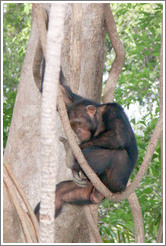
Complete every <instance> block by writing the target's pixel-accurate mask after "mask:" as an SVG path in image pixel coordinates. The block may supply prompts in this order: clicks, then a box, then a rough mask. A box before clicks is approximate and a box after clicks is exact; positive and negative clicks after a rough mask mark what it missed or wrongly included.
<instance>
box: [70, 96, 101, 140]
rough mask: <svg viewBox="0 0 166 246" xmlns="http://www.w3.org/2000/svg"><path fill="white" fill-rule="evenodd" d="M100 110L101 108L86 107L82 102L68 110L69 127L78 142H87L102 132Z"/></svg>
mask: <svg viewBox="0 0 166 246" xmlns="http://www.w3.org/2000/svg"><path fill="white" fill-rule="evenodd" d="M102 110H103V109H102V108H101V107H95V106H94V105H86V103H85V104H84V102H83V101H82V102H80V103H76V104H73V105H72V106H70V107H69V108H68V116H69V119H70V123H71V127H72V129H73V130H74V132H75V133H76V135H77V137H78V138H79V140H80V141H88V140H89V139H90V138H91V137H94V136H97V135H98V134H99V133H100V132H101V131H103V130H104V124H103V121H102Z"/></svg>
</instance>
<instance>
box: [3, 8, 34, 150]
mask: <svg viewBox="0 0 166 246" xmlns="http://www.w3.org/2000/svg"><path fill="white" fill-rule="evenodd" d="M30 26H31V4H29V3H24V4H23V3H4V4H3V81H4V87H3V92H4V103H3V119H4V122H3V126H4V128H3V146H4V147H5V146H6V140H7V136H8V130H9V127H10V122H11V117H12V112H13V107H14V102H15V97H16V93H17V85H18V82H19V78H20V73H21V67H22V64H23V60H24V56H25V51H26V46H27V42H28V38H29V33H30Z"/></svg>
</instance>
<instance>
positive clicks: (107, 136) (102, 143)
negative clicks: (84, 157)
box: [80, 119, 131, 149]
mask: <svg viewBox="0 0 166 246" xmlns="http://www.w3.org/2000/svg"><path fill="white" fill-rule="evenodd" d="M130 134H131V130H130V129H129V128H128V127H125V125H124V124H123V122H122V121H121V120H120V119H116V120H114V122H112V126H110V129H109V130H107V131H106V132H104V133H101V134H99V135H98V136H96V137H94V138H93V139H92V140H90V141H87V142H82V144H81V145H80V147H81V149H85V148H89V147H92V146H94V147H100V148H106V149H123V148H125V145H126V143H127V141H128V139H129V138H130Z"/></svg>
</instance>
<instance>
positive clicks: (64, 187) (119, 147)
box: [37, 72, 138, 215]
mask: <svg viewBox="0 0 166 246" xmlns="http://www.w3.org/2000/svg"><path fill="white" fill-rule="evenodd" d="M60 83H61V85H62V89H63V94H65V97H66V98H68V99H69V102H70V103H69V102H68V103H67V104H66V105H67V109H68V115H69V118H70V116H71V112H73V111H74V110H76V108H77V107H78V106H79V105H83V106H85V107H86V106H88V105H94V106H95V107H96V108H97V109H100V107H104V110H103V114H102V121H103V124H104V128H103V129H102V131H100V132H99V134H98V135H97V136H94V133H95V131H96V128H97V124H98V122H97V119H96V118H95V117H94V120H93V119H91V121H94V122H92V123H93V125H94V126H95V127H96V128H95V127H94V126H93V134H91V138H90V139H88V140H87V141H85V142H81V144H80V147H81V149H82V152H83V154H84V156H85V158H86V160H87V161H88V163H89V165H90V166H91V167H92V169H93V170H94V171H95V172H96V174H97V175H98V176H99V178H100V179H101V181H102V182H103V183H104V184H105V185H106V186H107V187H108V188H109V189H110V191H111V192H122V191H124V190H125V188H126V185H127V182H128V179H129V177H130V175H131V173H132V171H133V168H134V166H135V164H136V161H137V157H138V149H137V143H136V139H135V135H134V133H133V130H132V128H131V125H130V123H129V120H128V118H127V116H126V114H125V112H124V110H123V108H122V107H121V106H120V105H119V104H117V103H107V104H99V103H96V102H94V101H92V100H89V99H86V98H83V97H81V96H79V95H76V94H74V93H73V92H72V91H71V89H70V88H69V86H68V85H66V82H65V78H64V76H63V74H62V72H61V73H60ZM86 117H87V122H89V118H88V116H86ZM70 120H71V118H70ZM72 169H73V170H75V171H77V172H79V171H80V170H81V171H82V169H81V167H80V166H79V164H78V162H77V161H76V160H75V163H74V165H73V168H72ZM70 186H71V187H73V184H72V181H63V182H61V183H59V184H58V185H57V191H56V193H57V197H58V198H57V199H60V200H62V202H69V203H75V204H88V203H93V201H92V200H91V198H90V194H92V193H91V192H92V191H91V190H88V191H86V189H84V188H80V187H77V186H74V189H75V190H77V195H76V196H74V192H75V191H74V190H73V195H72V193H71V189H72V188H71V189H70ZM64 191H65V192H64ZM78 191H80V194H79V197H78V193H79V192H78ZM69 192H70V193H71V194H70V196H69V197H67V194H68V193H69ZM81 192H82V194H84V195H85V192H89V197H88V198H87V199H84V197H82V196H81ZM64 194H65V195H64ZM96 194H97V193H96ZM66 197H67V198H66ZM69 198H70V199H69ZM61 208H62V206H61V207H60V208H58V211H61ZM37 209H39V206H38V207H37ZM58 211H56V215H58V213H59V212H58Z"/></svg>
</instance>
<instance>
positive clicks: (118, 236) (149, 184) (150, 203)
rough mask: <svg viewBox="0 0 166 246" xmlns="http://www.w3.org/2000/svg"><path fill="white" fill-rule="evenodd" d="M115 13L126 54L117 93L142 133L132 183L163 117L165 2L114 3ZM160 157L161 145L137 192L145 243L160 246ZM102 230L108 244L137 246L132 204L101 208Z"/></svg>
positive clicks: (108, 65) (110, 56)
mask: <svg viewBox="0 0 166 246" xmlns="http://www.w3.org/2000/svg"><path fill="white" fill-rule="evenodd" d="M111 9H112V11H113V15H114V18H115V21H116V25H117V29H118V33H119V36H120V39H121V41H122V43H123V46H124V48H125V51H126V59H125V63H124V66H123V69H122V72H121V75H120V77H119V80H118V84H117V87H116V91H115V100H116V101H117V102H119V103H120V104H122V105H123V106H124V107H125V108H126V111H127V113H128V114H129V117H130V121H131V123H132V126H133V129H134V131H135V132H136V133H137V136H136V137H137V143H138V149H139V158H138V163H137V166H136V167H135V170H134V172H133V174H132V177H131V180H132V179H133V178H134V176H135V175H136V173H137V172H138V170H139V167H140V165H141V164H142V162H143V160H144V155H145V153H146V148H147V146H148V143H149V140H150V137H151V135H152V133H153V130H154V128H155V125H156V123H157V120H158V116H159V71H160V64H159V55H160V42H161V23H162V4H156V3H113V4H111ZM106 41H107V42H106V43H107V60H106V64H105V71H108V72H109V70H110V68H111V64H112V62H113V60H114V57H115V54H114V50H113V49H112V48H111V44H110V41H109V38H108V37H107V39H106ZM160 161H161V154H160V143H158V146H157V148H156V151H155V153H154V155H153V158H152V160H151V164H150V165H149V168H148V170H147V174H146V176H145V177H144V179H143V180H142V181H141V184H140V186H139V188H138V189H137V190H136V194H137V197H138V199H139V202H140V205H141V210H142V214H143V218H144V229H145V242H146V243H152V242H156V238H157V232H158V228H159V223H160V219H161V208H162V198H161V196H162V194H161V166H160V165H161V164H160ZM99 216H100V220H101V221H100V223H99V228H100V232H101V235H102V237H103V239H104V242H107V243H132V242H134V225H133V219H132V215H131V211H130V206H129V204H128V202H127V201H123V202H121V203H112V202H109V201H108V200H106V201H104V203H103V204H102V205H100V209H99Z"/></svg>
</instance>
